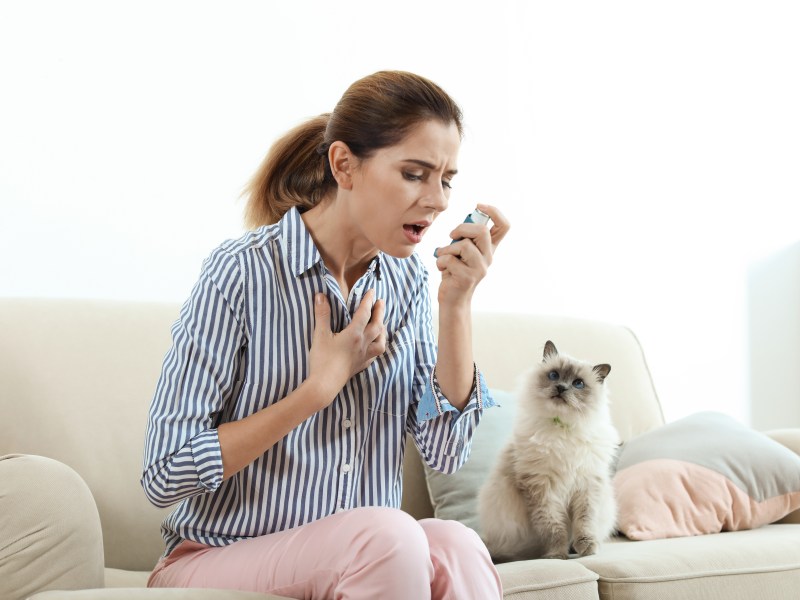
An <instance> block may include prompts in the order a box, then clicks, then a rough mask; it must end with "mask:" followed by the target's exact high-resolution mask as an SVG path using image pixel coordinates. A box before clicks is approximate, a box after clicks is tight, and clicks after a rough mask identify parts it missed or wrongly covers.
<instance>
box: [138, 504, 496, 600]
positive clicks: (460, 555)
mask: <svg viewBox="0 0 800 600" xmlns="http://www.w3.org/2000/svg"><path fill="white" fill-rule="evenodd" d="M148 587H195V588H224V589H237V590H245V591H255V592H263V593H271V594H276V595H279V596H287V597H290V598H308V599H310V598H314V599H317V598H319V599H328V598H331V599H336V600H344V599H350V598H380V599H381V600H391V599H393V598H397V599H398V600H399V599H402V600H408V599H409V598H414V599H415V600H416V599H423V598H435V599H444V598H458V599H459V600H462V599H467V598H480V599H481V600H491V599H492V598H502V596H503V590H502V586H501V584H500V577H499V575H498V574H497V571H496V570H495V568H494V565H493V564H492V560H491V558H490V557H489V553H488V552H487V550H486V547H485V546H484V545H483V542H482V541H481V539H480V537H478V535H477V534H476V533H475V532H474V531H472V529H470V528H468V527H466V526H464V525H462V524H461V523H458V522H457V521H443V520H440V519H424V520H422V521H416V520H415V519H414V518H413V517H411V516H410V515H408V514H406V513H405V512H403V511H401V510H398V509H394V508H380V507H368V508H356V509H353V510H350V511H347V512H343V513H338V514H335V515H331V516H330V517H326V518H324V519H320V520H319V521H315V522H313V523H309V524H307V525H303V526H301V527H296V528H294V529H289V530H287V531H281V532H279V533H273V534H270V535H265V536H261V537H257V538H250V539H247V540H242V541H240V542H235V543H233V544H231V545H229V546H224V547H222V548H212V547H210V546H204V545H203V544H197V543H195V542H189V541H184V542H182V543H181V544H180V545H178V547H177V548H175V550H173V551H172V553H171V554H170V555H169V556H168V557H167V558H165V559H162V560H161V561H160V562H159V563H158V564H157V565H156V568H155V570H154V571H153V573H152V575H150V581H149V582H148Z"/></svg>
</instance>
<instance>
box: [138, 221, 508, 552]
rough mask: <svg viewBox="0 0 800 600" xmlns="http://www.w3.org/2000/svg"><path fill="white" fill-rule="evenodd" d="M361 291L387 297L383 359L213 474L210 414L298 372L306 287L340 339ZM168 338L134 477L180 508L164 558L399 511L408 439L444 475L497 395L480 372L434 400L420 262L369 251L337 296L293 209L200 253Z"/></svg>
mask: <svg viewBox="0 0 800 600" xmlns="http://www.w3.org/2000/svg"><path fill="white" fill-rule="evenodd" d="M369 288H375V290H376V298H383V299H384V300H385V301H386V313H385V318H384V321H385V323H386V328H387V349H386V352H385V353H384V354H382V355H380V356H379V357H377V358H376V360H375V361H373V363H372V364H371V365H370V366H369V367H368V368H367V369H365V370H364V371H362V372H360V373H358V374H357V375H355V376H354V377H353V378H351V379H350V381H348V382H347V384H346V385H345V387H344V389H342V390H341V392H340V393H339V394H338V396H337V397H336V399H335V400H334V401H333V403H331V404H330V405H329V406H328V407H326V408H325V409H323V410H321V411H319V412H317V413H316V414H314V415H313V416H312V417H310V418H309V419H307V420H306V421H304V422H303V423H302V424H301V425H299V426H298V427H297V428H295V429H294V430H293V431H291V432H290V433H289V434H288V435H287V436H286V437H284V438H283V439H282V440H280V441H279V442H278V443H277V444H275V446H273V447H272V448H270V449H269V450H268V451H267V452H266V453H264V454H263V455H262V456H261V457H259V458H258V459H256V460H255V461H254V462H253V463H251V464H250V465H248V466H247V467H245V468H244V469H243V470H241V471H239V472H238V473H236V474H235V475H233V476H232V477H230V478H229V479H227V480H226V481H222V455H221V452H220V445H219V439H218V437H217V429H216V428H217V427H218V426H219V425H220V423H225V422H229V421H234V420H238V419H242V418H244V417H246V416H248V415H251V414H253V413H255V412H257V411H258V410H260V409H262V408H264V407H265V406H268V405H270V404H272V403H274V402H279V401H280V400H281V399H282V398H284V397H286V396H287V395H288V394H289V393H290V392H292V391H293V390H294V389H295V388H297V387H298V386H299V385H300V384H301V383H302V382H303V380H304V379H305V378H306V377H307V375H308V352H309V348H310V346H311V339H312V334H313V331H314V294H315V293H317V292H324V293H325V294H326V295H327V296H328V299H329V301H330V304H331V329H332V330H333V331H334V332H336V331H341V330H342V329H344V328H345V327H346V326H347V325H348V323H350V320H351V318H352V315H353V313H354V312H355V310H356V308H357V307H358V305H359V303H360V301H361V298H362V296H363V294H364V293H365V292H366V290H368V289H369ZM172 336H173V344H172V347H171V349H170V350H169V352H168V353H167V355H166V357H165V359H164V365H163V369H162V372H161V376H160V378H159V381H158V386H157V388H156V392H155V395H154V398H153V401H152V404H151V407H150V415H149V420H148V425H147V433H146V439H145V452H144V469H143V471H144V472H143V475H142V486H143V487H144V490H145V493H146V495H147V497H148V498H149V499H150V501H151V502H152V503H153V504H155V505H157V506H162V507H163V506H168V505H170V504H172V503H174V502H177V501H181V502H180V504H179V505H178V506H177V507H176V509H175V510H174V511H173V512H172V513H171V514H170V515H169V516H168V517H167V518H166V520H165V521H164V523H163V526H162V532H163V535H164V539H165V541H166V547H167V550H166V551H167V554H168V553H169V552H171V551H172V550H173V549H174V548H175V546H176V545H177V544H178V543H179V542H180V541H181V540H182V539H187V540H192V541H195V542H200V543H202V544H207V545H210V546H224V545H226V544H230V543H232V542H234V541H236V540H240V539H244V538H248V537H253V536H258V535H264V534H268V533H273V532H276V531H282V530H284V529H289V528H292V527H295V526H298V525H302V524H304V523H309V522H311V521H314V520H316V519H320V518H322V517H325V516H327V515H330V514H332V513H334V512H336V511H339V510H347V509H350V508H354V507H359V506H392V507H398V506H400V499H401V495H402V465H403V451H404V448H405V442H406V434H407V433H408V434H410V435H411V436H412V438H413V439H414V441H415V443H416V445H417V446H418V447H419V449H420V453H421V455H422V457H423V459H424V460H425V461H426V462H427V463H428V464H429V465H430V466H431V467H432V468H434V469H438V470H440V471H444V472H448V473H450V472H453V471H456V470H457V469H458V468H459V467H460V466H461V465H462V464H463V463H464V461H466V459H467V457H468V455H469V450H470V444H471V439H472V433H473V431H474V428H475V427H476V425H477V424H478V422H479V421H480V418H481V414H482V411H483V409H484V408H485V407H489V406H492V405H493V404H494V402H493V401H492V399H491V397H490V396H489V395H488V392H487V389H486V383H485V381H484V380H483V377H482V375H481V374H480V372H479V371H478V370H477V368H476V370H475V377H476V385H474V386H473V392H472V397H471V398H470V400H469V402H468V404H467V406H466V407H465V408H464V410H463V411H458V410H456V409H455V407H453V406H452V405H451V404H450V403H449V402H448V401H447V399H446V398H444V397H443V396H442V393H441V390H440V389H439V386H438V383H437V382H436V379H435V377H434V376H433V370H434V365H435V362H436V344H435V340H434V337H433V332H432V329H431V310H430V299H429V293H428V276H427V271H426V269H425V267H424V266H423V265H422V263H421V262H420V260H419V257H418V256H416V255H412V256H411V257H410V258H407V259H397V258H393V257H390V256H387V255H385V254H378V256H377V257H376V258H375V259H374V260H373V261H372V263H371V264H370V267H369V269H368V270H367V272H366V273H365V274H364V275H363V276H362V277H361V278H360V279H359V280H358V282H357V283H356V284H355V285H354V286H353V289H352V290H351V291H350V294H349V297H348V298H346V299H345V298H343V297H342V295H341V291H340V288H339V286H338V284H337V283H336V280H335V279H334V278H333V276H332V275H331V274H330V273H329V272H328V270H327V269H326V268H325V265H324V264H323V262H322V258H321V256H320V254H319V252H318V250H317V248H316V247H315V245H314V242H313V240H312V239H311V235H310V234H309V232H308V230H307V229H306V227H305V224H304V223H303V220H302V219H301V217H300V213H299V212H298V211H297V209H292V210H290V211H289V212H287V213H286V215H285V216H284V217H283V218H282V219H281V220H280V222H278V223H276V224H274V225H269V226H264V227H261V228H259V229H257V230H256V231H253V232H250V233H248V234H246V235H245V236H243V237H242V238H240V239H239V240H234V241H228V242H225V243H224V244H222V245H221V246H220V247H219V248H217V249H216V250H215V251H214V252H212V254H211V255H210V256H209V258H208V259H207V260H206V261H205V262H204V264H203V269H202V272H201V276H200V280H199V281H198V283H197V284H196V285H195V287H194V289H193V291H192V293H191V296H190V297H189V299H188V300H187V301H186V303H185V304H184V305H183V307H182V309H181V312H180V317H179V318H178V320H177V321H176V323H175V324H174V326H173V327H172Z"/></svg>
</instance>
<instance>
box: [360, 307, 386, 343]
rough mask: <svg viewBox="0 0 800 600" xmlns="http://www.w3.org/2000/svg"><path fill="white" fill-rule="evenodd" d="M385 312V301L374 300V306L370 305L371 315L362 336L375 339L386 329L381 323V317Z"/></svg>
mask: <svg viewBox="0 0 800 600" xmlns="http://www.w3.org/2000/svg"><path fill="white" fill-rule="evenodd" d="M385 313H386V301H385V300H383V299H381V300H376V301H375V306H373V307H372V316H371V317H370V319H369V323H367V326H366V328H365V329H364V337H366V338H367V339H368V340H375V339H377V338H378V336H380V334H381V332H382V331H385V330H386V326H385V325H384V323H383V317H384V314H385Z"/></svg>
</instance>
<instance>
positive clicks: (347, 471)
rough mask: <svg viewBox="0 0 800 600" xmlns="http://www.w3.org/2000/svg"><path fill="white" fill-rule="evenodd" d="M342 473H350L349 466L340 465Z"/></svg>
mask: <svg viewBox="0 0 800 600" xmlns="http://www.w3.org/2000/svg"><path fill="white" fill-rule="evenodd" d="M342 471H344V472H345V473H349V472H350V465H348V464H347V463H345V464H343V465H342Z"/></svg>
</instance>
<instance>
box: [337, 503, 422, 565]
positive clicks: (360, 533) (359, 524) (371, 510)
mask: <svg viewBox="0 0 800 600" xmlns="http://www.w3.org/2000/svg"><path fill="white" fill-rule="evenodd" d="M350 516H351V520H352V522H353V524H354V525H353V526H354V527H355V530H356V535H355V540H354V541H355V543H356V544H361V545H363V546H365V547H368V548H369V551H370V552H371V553H375V552H377V553H379V554H381V555H382V556H384V557H386V558H390V559H391V560H392V562H409V563H411V564H417V565H419V563H420V562H429V561H430V548H429V546H428V537H427V536H426V535H425V532H424V531H423V529H422V527H421V526H420V524H419V521H417V520H416V519H414V517H412V516H411V515H409V514H408V513H406V512H404V511H402V510H400V509H397V508H387V507H364V508H357V509H354V510H352V511H350ZM398 566H399V565H398Z"/></svg>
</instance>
